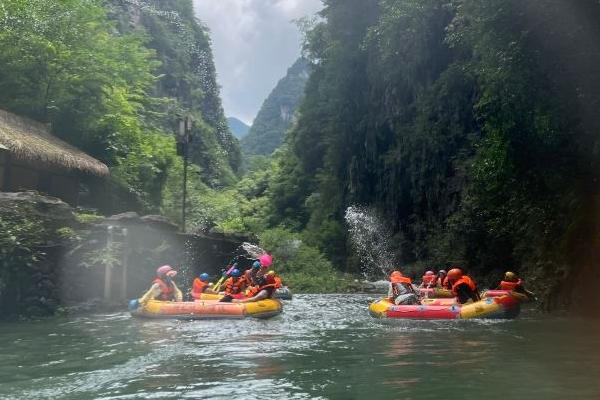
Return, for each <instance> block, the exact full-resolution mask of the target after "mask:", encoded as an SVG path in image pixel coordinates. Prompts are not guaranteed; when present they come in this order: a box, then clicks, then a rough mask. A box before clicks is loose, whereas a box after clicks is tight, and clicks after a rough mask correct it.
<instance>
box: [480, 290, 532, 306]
mask: <svg viewBox="0 0 600 400" xmlns="http://www.w3.org/2000/svg"><path fill="white" fill-rule="evenodd" d="M507 295H510V296H512V297H514V298H515V299H517V300H519V301H520V302H521V303H527V302H529V301H531V300H530V299H529V297H527V295H525V294H523V293H519V292H515V291H513V290H486V291H484V292H483V293H482V294H481V297H502V296H507Z"/></svg>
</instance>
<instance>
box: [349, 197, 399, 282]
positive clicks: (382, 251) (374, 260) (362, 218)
mask: <svg viewBox="0 0 600 400" xmlns="http://www.w3.org/2000/svg"><path fill="white" fill-rule="evenodd" d="M344 218H345V219H346V224H347V225H348V231H349V233H350V240H351V242H352V246H353V248H354V251H355V252H356V254H357V255H358V256H359V257H360V260H361V262H362V264H363V265H362V271H363V273H364V274H365V277H369V276H373V275H378V274H379V273H382V274H384V275H385V276H386V277H387V274H388V273H389V271H391V270H392V269H393V268H394V266H395V264H396V257H395V253H394V251H393V250H392V246H391V242H392V231H391V230H390V229H389V227H388V226H387V225H386V224H385V223H384V222H383V220H382V219H381V218H380V217H379V216H378V215H377V213H376V212H375V210H373V209H371V208H367V207H359V206H350V207H348V208H347V209H346V214H345V216H344Z"/></svg>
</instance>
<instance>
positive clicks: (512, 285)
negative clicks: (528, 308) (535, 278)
mask: <svg viewBox="0 0 600 400" xmlns="http://www.w3.org/2000/svg"><path fill="white" fill-rule="evenodd" d="M522 284H523V281H522V280H521V279H519V280H518V281H516V282H509V281H501V282H500V290H515V289H516V288H517V287H518V286H521V285H522Z"/></svg>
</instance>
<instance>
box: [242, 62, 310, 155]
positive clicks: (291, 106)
mask: <svg viewBox="0 0 600 400" xmlns="http://www.w3.org/2000/svg"><path fill="white" fill-rule="evenodd" d="M309 69H310V68H309V64H308V62H307V61H306V60H305V59H304V58H299V59H298V60H296V62H295V63H294V65H292V66H291V67H290V68H289V69H288V71H287V74H286V76H285V77H283V78H282V79H281V80H280V81H279V82H278V83H277V86H275V88H274V89H273V90H272V91H271V94H269V96H268V97H267V99H266V100H265V101H264V103H263V105H262V107H261V108H260V111H259V112H258V115H257V116H256V118H255V119H254V123H253V124H252V127H251V128H250V132H249V133H248V135H246V136H245V137H244V138H243V139H242V140H241V146H242V152H243V153H244V157H246V158H249V157H252V156H254V155H270V154H271V153H273V151H275V149H277V148H278V147H279V146H281V144H282V143H283V139H284V137H285V133H286V131H287V129H288V128H289V127H290V125H291V124H292V122H293V120H294V114H295V113H296V109H297V108H298V105H299V103H300V101H301V99H302V97H303V94H304V87H305V86H306V81H307V80H308V77H309V73H310V71H309Z"/></svg>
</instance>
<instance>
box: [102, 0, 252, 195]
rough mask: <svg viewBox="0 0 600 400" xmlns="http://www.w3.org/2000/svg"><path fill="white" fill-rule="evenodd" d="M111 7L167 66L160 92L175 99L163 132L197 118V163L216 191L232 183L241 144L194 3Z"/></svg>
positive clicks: (120, 2) (122, 1)
mask: <svg viewBox="0 0 600 400" xmlns="http://www.w3.org/2000/svg"><path fill="white" fill-rule="evenodd" d="M107 7H109V10H110V15H111V17H112V18H113V19H114V20H116V21H117V25H118V28H119V29H120V30H121V31H124V32H129V31H135V30H142V31H144V32H145V34H146V35H147V36H148V37H149V40H148V44H147V45H148V47H150V48H152V49H153V50H155V52H156V56H157V58H158V59H159V60H160V61H161V66H160V67H159V68H158V71H157V75H158V76H160V79H158V81H157V83H156V89H155V93H156V96H157V97H163V98H167V99H169V100H170V102H169V103H168V104H166V105H165V106H164V107H163V108H162V111H163V112H164V113H165V118H164V119H163V121H162V124H163V128H165V129H166V130H170V131H173V132H176V131H177V129H178V123H179V120H180V119H181V117H182V116H185V115H192V117H193V119H194V121H195V122H196V123H195V124H194V131H193V135H194V140H193V142H192V144H191V152H190V156H191V160H192V162H194V163H195V164H197V165H199V166H200V167H201V170H202V177H203V181H205V182H206V183H208V184H209V185H210V186H217V187H218V186H221V185H223V184H228V183H231V182H232V181H233V179H234V177H233V173H234V172H235V171H237V169H238V167H239V163H240V160H241V156H240V150H239V144H238V141H237V139H236V138H235V137H234V136H233V135H232V134H231V132H230V131H229V127H228V124H227V121H226V119H225V115H224V112H223V107H222V105H221V98H220V94H219V86H218V84H217V81H216V71H215V65H214V61H213V56H212V50H211V43H210V37H209V34H208V30H207V29H206V28H205V27H204V26H202V25H201V24H200V23H199V21H198V20H196V19H195V18H194V12H193V5H192V1H191V0H183V1H170V0H169V1H160V2H158V1H157V2H149V1H138V0H109V1H108V2H107ZM223 159H225V160H223ZM223 161H225V162H223Z"/></svg>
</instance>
